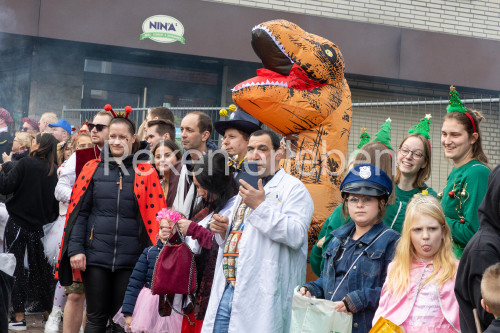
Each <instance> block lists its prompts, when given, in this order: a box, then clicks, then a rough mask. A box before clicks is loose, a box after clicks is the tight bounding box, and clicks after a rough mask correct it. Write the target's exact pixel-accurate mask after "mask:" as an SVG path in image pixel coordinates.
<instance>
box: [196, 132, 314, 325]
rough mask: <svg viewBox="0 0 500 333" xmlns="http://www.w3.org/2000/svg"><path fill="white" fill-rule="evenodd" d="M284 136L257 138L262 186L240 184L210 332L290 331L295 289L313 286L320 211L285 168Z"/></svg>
mask: <svg viewBox="0 0 500 333" xmlns="http://www.w3.org/2000/svg"><path fill="white" fill-rule="evenodd" d="M281 156H282V151H281V148H280V144H279V137H278V135H277V134H276V133H274V132H272V131H268V130H260V131H257V132H254V133H253V134H252V135H251V136H250V140H249V142H248V160H249V161H257V163H258V169H259V181H258V186H257V187H258V188H254V187H252V186H250V185H249V184H248V183H247V182H245V181H244V180H240V183H241V187H240V193H239V196H238V198H237V200H236V202H235V206H234V208H233V209H234V210H235V213H234V215H233V219H232V223H231V227H230V228H229V229H228V235H227V236H226V242H225V244H222V245H221V248H220V249H219V255H218V258H217V266H216V271H215V277H214V282H213V285H212V293H211V296H210V302H209V304H208V309H207V312H206V315H205V320H204V323H203V329H202V332H207V333H208V332H217V333H219V332H238V333H241V332H252V333H254V332H259V333H261V332H262V333H264V332H280V333H281V332H288V331H289V329H290V319H291V311H292V297H293V288H294V287H295V286H297V285H300V284H301V283H303V282H304V281H305V277H306V256H307V231H308V229H309V224H310V222H311V218H312V214H313V211H314V205H313V201H312V199H311V196H310V195H309V192H308V191H307V189H306V187H305V186H304V185H303V184H302V183H301V182H300V181H299V180H298V179H297V178H295V177H293V176H290V175H288V174H287V173H285V171H283V170H282V169H279V160H280V158H281Z"/></svg>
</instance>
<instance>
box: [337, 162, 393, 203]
mask: <svg viewBox="0 0 500 333" xmlns="http://www.w3.org/2000/svg"><path fill="white" fill-rule="evenodd" d="M340 192H342V196H344V195H345V194H347V193H352V194H361V195H369V196H371V197H381V196H386V197H389V196H390V195H391V193H392V180H391V178H389V176H387V174H386V173H385V172H384V171H382V170H380V169H379V168H377V167H376V166H374V165H371V164H360V165H357V166H355V167H354V168H352V169H351V170H350V171H349V173H348V174H347V175H346V176H345V178H344V181H343V182H342V184H341V185H340Z"/></svg>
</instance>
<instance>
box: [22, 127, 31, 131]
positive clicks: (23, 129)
mask: <svg viewBox="0 0 500 333" xmlns="http://www.w3.org/2000/svg"><path fill="white" fill-rule="evenodd" d="M21 131H22V132H28V131H29V128H28V127H21Z"/></svg>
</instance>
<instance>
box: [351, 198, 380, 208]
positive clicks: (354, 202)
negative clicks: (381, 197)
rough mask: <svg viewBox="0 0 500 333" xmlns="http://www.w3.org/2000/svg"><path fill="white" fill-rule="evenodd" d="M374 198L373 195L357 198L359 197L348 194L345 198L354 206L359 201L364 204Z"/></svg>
mask: <svg viewBox="0 0 500 333" xmlns="http://www.w3.org/2000/svg"><path fill="white" fill-rule="evenodd" d="M374 200H375V198H374V197H362V198H359V197H353V196H349V198H347V202H348V203H350V204H351V205H355V206H356V205H358V204H359V202H360V201H361V203H362V204H363V206H366V205H369V204H371V203H372V202H373V201H374Z"/></svg>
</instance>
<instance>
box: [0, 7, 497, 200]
mask: <svg viewBox="0 0 500 333" xmlns="http://www.w3.org/2000/svg"><path fill="white" fill-rule="evenodd" d="M156 15H165V16H169V17H171V20H170V21H168V22H169V23H168V24H167V23H165V21H163V22H164V26H162V27H160V29H157V31H162V33H163V34H164V35H163V36H160V37H159V38H157V39H158V40H160V41H161V42H159V41H157V40H156V41H155V37H154V33H153V31H152V30H151V29H149V28H150V27H152V26H155V25H156V24H158V22H159V21H155V20H154V17H155V16H156ZM277 18H282V19H287V20H289V21H292V22H294V23H296V24H298V25H299V26H300V27H302V28H303V29H304V30H306V31H308V32H311V33H315V34H317V35H320V36H323V37H325V38H327V39H329V40H331V41H332V42H334V43H336V44H337V45H338V46H339V48H340V50H341V51H342V53H343V56H344V60H345V64H346V77H347V80H348V82H349V85H350V87H351V90H352V98H353V103H354V106H353V126H352V129H351V137H350V143H349V151H352V150H353V149H354V147H355V146H356V145H357V142H358V137H359V134H360V127H366V128H368V131H369V133H371V134H374V133H375V132H376V131H377V130H378V128H379V127H380V125H381V124H382V123H383V122H384V121H385V119H386V118H388V117H391V118H392V119H393V123H392V124H393V130H392V140H393V146H395V147H397V146H398V145H399V142H400V141H401V139H402V138H403V137H404V136H405V133H406V131H407V130H408V128H409V127H410V126H412V125H414V124H416V123H417V122H418V120H419V119H420V118H422V117H423V116H424V115H425V114H427V113H432V114H433V118H432V121H433V123H432V125H431V131H432V140H431V141H432V145H433V148H436V149H433V158H434V162H433V168H434V170H435V171H436V172H433V179H432V180H431V185H432V186H433V187H434V188H436V190H437V191H438V192H439V190H440V188H442V187H443V186H444V182H445V181H446V175H447V173H448V170H449V169H450V168H451V166H450V164H449V163H448V162H447V161H446V160H444V158H443V157H442V155H443V154H442V151H441V149H440V142H439V136H440V127H441V121H442V116H443V115H444V112H445V106H446V105H443V104H438V103H437V102H436V100H446V99H447V97H448V88H449V86H450V85H451V84H453V85H455V86H456V87H457V89H458V90H459V92H460V93H461V97H462V98H463V99H466V100H471V101H470V103H469V104H467V105H468V106H470V107H472V108H476V109H480V110H481V111H483V113H484V114H485V116H486V121H484V122H483V123H482V129H483V132H484V134H485V137H486V140H485V148H486V152H487V153H488V155H489V157H490V160H491V164H492V165H493V166H494V165H496V164H498V163H499V162H500V147H498V145H497V144H496V141H497V140H498V139H500V138H499V136H500V131H499V120H500V119H499V118H500V113H499V108H498V98H499V94H500V84H499V83H500V82H499V79H498V78H499V77H500V62H499V61H498V60H497V55H498V54H500V0H494V1H453V2H452V1H443V0H433V1H427V0H419V1H415V0H399V1H381V0H355V1H347V0H338V1H337V0H335V1H311V0H289V1H282V0H253V1H250V0H151V1H148V2H147V3H141V4H139V3H137V2H136V1H132V0H122V1H119V2H118V1H97V0H88V1H63V2H61V1H57V0H25V1H9V0H0V106H2V107H5V108H6V109H8V110H9V111H10V112H11V114H12V115H13V118H14V119H15V120H16V126H19V124H20V119H21V117H22V116H28V115H29V116H31V117H36V118H39V117H40V115H41V114H42V113H44V112H48V111H51V112H56V113H57V114H58V115H59V116H61V115H62V110H63V108H70V109H80V108H82V109H91V108H102V106H103V105H104V104H107V103H110V104H112V105H113V106H116V107H124V106H125V105H131V106H132V107H136V108H137V107H147V106H157V105H168V106H172V107H200V106H214V107H219V106H227V105H229V104H230V103H231V102H232V101H231V91H230V89H231V88H233V87H234V86H235V85H236V84H237V83H239V82H241V81H243V80H246V79H247V78H250V77H252V76H254V75H255V70H256V69H258V68H260V67H261V64H260V61H259V59H258V57H257V56H256V55H255V53H254V52H253V50H252V47H251V45H250V37H251V29H252V27H253V26H255V25H257V24H258V23H260V22H264V21H268V20H272V19H277ZM148 19H149V21H148ZM144 27H145V28H144ZM156 27H157V28H158V26H156ZM143 28H144V29H143ZM148 29H149V30H148ZM148 34H149V35H148ZM161 38H164V40H161ZM165 38H166V39H169V38H170V40H168V41H169V42H167V43H165ZM472 100H474V101H472ZM387 103H392V104H387ZM213 117H214V118H215V117H216V114H215V113H214V115H213ZM75 122H76V121H73V125H78V124H77V123H75Z"/></svg>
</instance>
